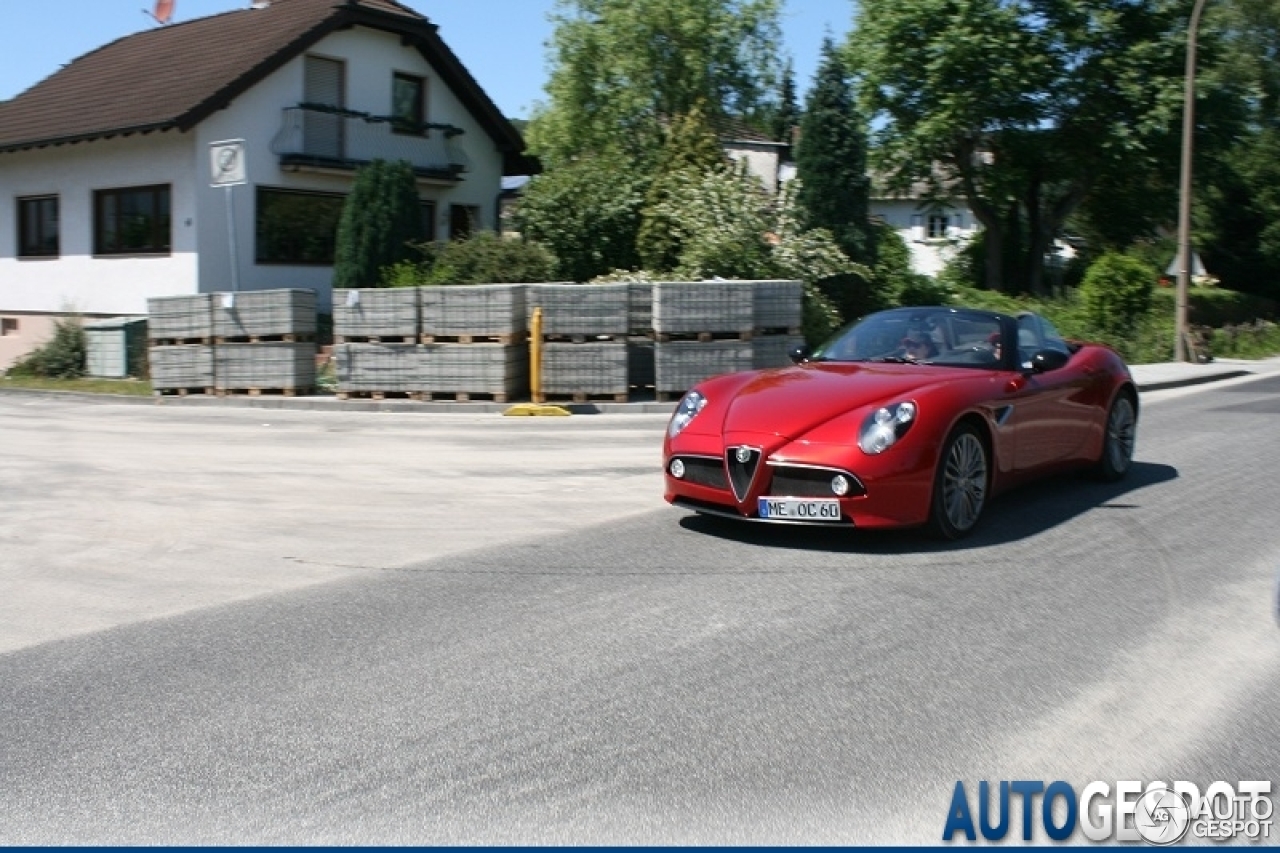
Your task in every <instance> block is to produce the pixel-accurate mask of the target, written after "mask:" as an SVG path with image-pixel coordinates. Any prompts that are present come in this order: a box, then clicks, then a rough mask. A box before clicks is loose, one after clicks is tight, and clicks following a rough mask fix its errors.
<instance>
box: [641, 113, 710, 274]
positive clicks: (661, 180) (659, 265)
mask: <svg viewBox="0 0 1280 853" xmlns="http://www.w3.org/2000/svg"><path fill="white" fill-rule="evenodd" d="M724 162H725V153H724V149H722V148H721V147H720V142H719V140H718V139H717V138H716V133H715V131H714V130H713V129H712V127H711V125H710V124H709V123H708V122H707V117H706V114H705V112H704V110H703V104H702V103H701V102H699V103H696V104H694V106H693V108H692V109H691V110H690V111H689V112H688V113H685V114H684V115H681V116H678V117H676V119H675V121H673V122H672V124H671V128H670V130H669V131H668V133H667V140H666V144H665V145H664V146H663V148H662V152H661V154H660V155H659V159H658V166H657V172H656V174H655V176H654V179H653V183H652V184H650V186H649V191H648V193H646V195H645V204H644V210H643V212H642V214H641V222H640V231H639V234H638V235H637V238H636V239H637V242H636V247H637V250H638V252H639V255H640V261H641V263H642V264H644V266H645V268H646V269H650V270H656V271H665V270H670V269H673V268H674V267H675V265H676V263H677V261H678V258H679V256H680V241H679V238H678V236H677V232H676V230H675V229H674V228H673V222H672V221H671V219H670V217H669V215H668V214H667V210H668V205H667V201H668V200H669V199H670V198H671V197H672V196H673V195H674V194H676V193H678V192H679V191H680V190H681V188H682V187H684V186H687V185H688V184H690V183H697V182H699V181H701V180H702V176H703V175H704V174H706V173H707V172H709V171H711V170H712V169H715V168H716V167H717V166H721V165H723V164H724Z"/></svg>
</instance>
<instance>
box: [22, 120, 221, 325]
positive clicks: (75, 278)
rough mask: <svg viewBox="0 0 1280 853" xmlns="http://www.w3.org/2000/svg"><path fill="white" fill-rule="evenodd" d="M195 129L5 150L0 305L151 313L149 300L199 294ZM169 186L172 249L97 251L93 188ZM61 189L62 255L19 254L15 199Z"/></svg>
mask: <svg viewBox="0 0 1280 853" xmlns="http://www.w3.org/2000/svg"><path fill="white" fill-rule="evenodd" d="M193 169H194V163H193V156H192V146H191V137H190V136H189V135H184V134H180V133H177V132H170V133H153V134H148V135H146V136H131V137H117V138H115V139H107V140H99V141H96V142H86V143H81V144H78V145H64V146H60V147H57V148H45V149H38V150H35V151H21V152H13V153H6V154H0V187H2V188H3V190H0V310H7V311H32V312H51V313H62V312H79V313H87V314H99V315H126V314H145V313H146V311H147V304H146V301H147V298H148V297H150V296H159V295H166V294H181V293H194V292H195V288H196V256H195V252H196V229H195V198H194V195H193V193H192V188H191V178H190V176H191V174H192V172H193ZM150 184H169V185H170V186H171V209H172V214H173V231H172V235H173V251H172V253H171V254H170V255H162V256H160V255H158V256H143V255H132V256H119V257H94V255H93V192H94V190H102V189H113V188H117V187H130V186H142V185H150ZM54 194H56V195H57V196H58V206H59V215H60V217H61V225H60V241H61V247H60V248H61V254H60V256H59V257H58V258H56V259H55V258H49V259H34V258H33V259H21V260H20V259H17V258H16V255H17V231H18V228H17V223H16V222H15V218H16V216H17V201H16V199H17V198H19V197H22V196H31V195H54Z"/></svg>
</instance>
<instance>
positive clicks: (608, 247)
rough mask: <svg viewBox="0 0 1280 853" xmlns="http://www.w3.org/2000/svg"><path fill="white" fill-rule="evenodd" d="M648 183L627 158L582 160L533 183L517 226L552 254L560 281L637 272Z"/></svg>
mask: <svg viewBox="0 0 1280 853" xmlns="http://www.w3.org/2000/svg"><path fill="white" fill-rule="evenodd" d="M649 183H650V179H649V177H648V176H647V175H644V174H643V173H641V172H639V171H638V170H637V169H636V167H635V163H634V162H632V161H630V160H627V159H626V158H623V157H620V156H617V155H614V156H608V155H596V156H584V157H582V158H580V159H578V160H576V161H574V162H571V163H567V164H564V165H561V166H559V167H557V168H554V169H549V170H547V171H546V172H544V173H543V174H541V175H537V176H535V177H534V178H533V179H531V180H530V181H529V183H528V185H526V187H525V190H524V196H523V198H522V199H521V201H520V209H519V213H518V214H517V216H516V220H517V227H518V228H519V229H520V232H521V233H522V234H523V235H524V236H525V237H527V238H529V239H531V240H535V241H537V242H539V243H542V244H543V245H545V246H547V247H548V248H549V249H550V250H551V252H552V254H554V255H555V257H556V276H557V277H558V278H561V279H565V280H568V281H590V280H591V279H593V278H595V277H596V276H599V275H604V274H605V273H608V272H611V271H613V270H617V269H623V270H629V269H635V268H636V267H638V266H639V265H640V257H639V255H638V254H637V252H636V238H637V235H638V234H639V231H640V216H641V211H642V210H643V207H644V199H645V193H646V192H647V191H648V187H649Z"/></svg>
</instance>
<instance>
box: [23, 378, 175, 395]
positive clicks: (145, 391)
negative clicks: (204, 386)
mask: <svg viewBox="0 0 1280 853" xmlns="http://www.w3.org/2000/svg"><path fill="white" fill-rule="evenodd" d="M0 388H27V389H30V390H33V391H79V392H81V393H87V394H123V395H126V396H129V397H150V396H151V394H152V391H151V383H150V382H148V381H147V380H145V379H87V378H82V379H49V378H46V377H43V376H0Z"/></svg>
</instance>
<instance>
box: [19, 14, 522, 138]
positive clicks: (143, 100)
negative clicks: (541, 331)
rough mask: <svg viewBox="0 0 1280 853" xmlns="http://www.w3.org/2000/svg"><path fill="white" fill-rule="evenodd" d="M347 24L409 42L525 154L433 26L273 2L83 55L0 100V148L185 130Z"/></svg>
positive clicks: (409, 18)
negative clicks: (13, 96)
mask: <svg viewBox="0 0 1280 853" xmlns="http://www.w3.org/2000/svg"><path fill="white" fill-rule="evenodd" d="M255 5H259V6H261V5H262V4H261V3H259V4H255ZM353 25H360V26H366V27H372V28H374V29H379V30H385V31H389V32H393V33H396V34H399V35H401V36H403V37H405V39H406V41H407V43H410V44H413V45H414V46H415V47H417V48H418V50H419V51H420V52H421V53H422V55H423V56H424V57H425V58H426V60H427V61H428V62H430V63H431V65H432V67H433V68H434V69H435V71H436V73H437V74H438V75H439V76H440V77H441V79H442V81H443V82H444V83H445V84H446V85H448V86H449V87H450V88H451V89H452V90H453V91H454V92H455V93H457V95H458V97H459V98H461V100H462V102H463V103H464V104H465V105H466V106H467V107H468V109H470V110H471V112H472V113H473V114H474V115H475V116H476V117H477V119H478V120H479V121H480V123H481V126H482V127H484V129H485V131H486V132H487V133H488V134H489V135H490V136H491V137H493V139H494V141H495V142H496V143H497V145H498V147H499V149H500V150H503V151H505V152H507V153H508V154H510V155H514V154H516V153H517V152H519V151H520V150H521V149H522V148H523V142H522V140H521V138H520V134H519V133H518V132H517V131H516V130H515V128H514V127H512V126H511V124H510V123H509V122H508V121H507V120H506V119H505V118H504V117H503V116H502V113H501V112H500V111H499V110H498V108H497V107H496V106H495V105H494V103H493V102H492V101H491V100H490V99H489V97H488V96H487V95H486V94H485V93H484V91H483V90H482V89H481V88H480V86H479V84H478V83H476V81H475V78H473V77H472V76H471V74H470V73H469V72H468V71H467V70H466V68H464V67H463V65H462V63H461V62H459V61H458V58H457V57H456V56H455V55H454V54H453V51H451V50H450V49H449V48H448V47H447V46H446V45H445V44H444V42H443V41H441V40H440V36H439V35H438V34H437V32H436V25H435V24H432V23H431V22H430V21H428V20H427V19H426V18H424V17H423V16H421V15H419V14H418V13H417V12H414V11H413V10H412V9H409V8H408V7H406V6H403V5H401V4H400V3H397V2H395V0H272V2H271V3H270V5H266V6H264V7H263V8H245V9H240V10H237V11H234V12H225V13H223V14H220V15H211V16H209V17H206V18H198V19H196V20H192V21H186V22H183V23H179V24H173V25H170V26H165V27H157V28H155V29H151V30H147V31H144V32H140V33H137V34H135V35H131V36H126V37H125V38H122V39H119V40H117V41H114V42H112V43H110V44H108V45H106V46H104V47H100V48H98V49H97V50H95V51H92V52H90V53H87V54H85V55H84V56H82V57H80V58H79V59H77V60H75V61H74V62H72V63H71V64H69V65H66V66H64V67H63V68H62V69H61V70H59V71H57V72H55V73H54V74H53V75H52V76H50V77H48V78H46V79H45V80H43V81H41V82H40V83H37V84H36V85H35V86H33V87H31V88H30V89H28V90H27V91H25V92H23V93H22V94H20V95H18V96H17V97H15V98H13V99H12V100H9V101H5V102H3V103H0V151H16V150H22V149H27V148H37V147H45V146H48V145H60V144H65V143H71V142H82V141H86V140H90V139H98V138H103V137H108V136H117V135H122V134H129V133H147V132H151V131H157V130H170V129H177V130H183V131H185V130H189V129H190V128H192V127H194V126H195V125H196V124H198V123H199V122H201V121H202V120H204V119H205V118H207V117H208V116H209V115H211V114H212V113H214V112H216V111H217V110H220V109H223V108H225V107H226V106H228V105H229V104H230V103H231V101H232V100H233V99H234V98H235V97H237V96H238V95H240V94H242V93H243V92H245V91H246V90H248V89H249V88H251V87H252V86H253V85H255V84H256V83H258V82H259V81H260V80H262V79H263V78H264V77H266V76H267V75H268V74H270V73H271V72H273V71H275V70H277V69H278V68H280V67H281V66H283V65H284V64H285V63H286V62H288V61H289V60H291V59H293V58H294V57H296V56H298V55H299V54H300V53H302V52H303V51H305V50H307V49H308V48H309V47H310V46H311V45H313V44H315V43H316V42H317V41H319V40H320V39H321V38H323V37H324V36H326V35H328V34H329V33H331V32H334V31H335V30H338V29H342V28H344V27H348V26H353ZM509 159H510V158H509Z"/></svg>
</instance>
